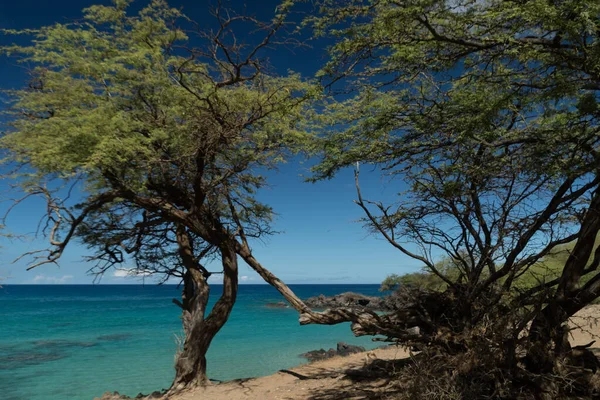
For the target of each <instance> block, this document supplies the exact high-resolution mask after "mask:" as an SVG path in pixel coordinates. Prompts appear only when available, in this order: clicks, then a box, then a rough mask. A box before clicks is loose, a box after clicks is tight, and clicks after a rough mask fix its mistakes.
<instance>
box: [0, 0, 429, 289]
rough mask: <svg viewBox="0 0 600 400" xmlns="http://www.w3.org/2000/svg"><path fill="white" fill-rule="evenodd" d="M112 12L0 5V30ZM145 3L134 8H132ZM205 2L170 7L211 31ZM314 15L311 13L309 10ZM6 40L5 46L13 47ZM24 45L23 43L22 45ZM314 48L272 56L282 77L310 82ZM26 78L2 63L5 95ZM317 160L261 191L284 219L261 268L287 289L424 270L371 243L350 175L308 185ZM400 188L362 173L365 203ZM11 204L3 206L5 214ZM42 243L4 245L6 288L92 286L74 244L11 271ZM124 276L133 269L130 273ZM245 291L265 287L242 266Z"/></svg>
mask: <svg viewBox="0 0 600 400" xmlns="http://www.w3.org/2000/svg"><path fill="white" fill-rule="evenodd" d="M99 3H100V4H109V3H110V2H109V1H106V0H104V1H102V0H77V1H75V0H56V1H53V2H50V1H46V0H18V1H1V2H0V27H1V28H8V29H11V28H12V29H23V28H36V27H39V26H43V25H49V24H53V23H55V22H66V21H68V20H69V19H76V18H80V17H81V9H82V8H85V7H87V6H89V5H92V4H99ZM144 4H146V3H145V1H141V0H138V1H136V2H134V5H133V7H134V8H136V7H141V6H143V5H144ZM210 4H211V3H210V2H208V1H203V0H196V1H194V0H171V1H170V5H172V6H174V7H182V8H183V11H184V12H185V13H186V14H187V15H188V16H190V17H191V18H192V19H195V20H197V21H199V22H201V23H202V22H205V23H207V24H208V23H210V22H209V21H210V19H209V18H210V17H209V16H208V12H207V10H208V7H209V5H210ZM242 4H243V3H242V2H239V1H233V2H231V3H230V5H229V6H230V7H232V8H234V9H235V8H237V9H239V8H240V6H241V5H242ZM245 4H246V5H247V10H248V12H249V13H252V14H256V15H257V16H258V17H259V18H263V19H264V18H269V17H270V16H272V13H273V10H274V9H275V6H276V4H277V1H273V0H267V1H256V0H255V1H247V2H246V3H245ZM304 11H308V9H304ZM14 40H15V39H14V38H7V37H0V45H5V44H8V43H11V42H12V41H14ZM19 40H23V39H19ZM311 44H312V47H311V48H304V49H296V50H294V51H285V50H279V51H277V52H276V53H275V52H274V53H272V54H269V58H270V60H271V62H272V64H273V66H274V67H275V68H276V69H277V70H279V71H285V70H288V69H290V70H293V71H296V72H299V73H301V74H303V75H305V76H306V77H311V76H313V74H314V73H315V72H316V71H317V70H318V68H319V65H320V64H321V62H322V61H323V60H324V58H325V51H324V47H325V45H326V42H323V41H317V42H312V43H311ZM25 80H26V71H25V69H24V68H23V67H22V66H18V65H16V63H15V61H14V60H12V59H8V58H0V88H2V89H6V88H14V87H20V86H22V85H24V84H25ZM313 162H314V160H302V159H301V158H296V159H294V160H292V162H290V163H288V164H286V165H283V166H282V167H281V168H280V170H279V171H278V172H277V173H270V174H269V179H270V183H271V187H270V188H268V189H265V190H263V191H262V192H261V193H260V194H259V196H260V198H261V200H263V201H265V202H266V203H268V204H270V205H272V206H273V207H274V209H275V211H276V212H277V213H278V218H277V220H276V223H275V226H274V229H275V230H277V231H280V232H281V233H280V234H278V235H275V236H272V237H271V238H269V239H268V240H267V241H266V242H265V243H255V244H254V251H255V254H256V257H257V259H258V260H260V261H261V262H262V263H263V265H265V266H266V267H267V268H269V269H270V270H271V271H272V272H273V273H275V274H276V275H278V276H279V277H280V278H282V279H283V280H284V281H286V282H288V283H379V282H381V280H382V279H383V278H385V276H386V275H388V274H390V273H399V274H402V273H407V272H412V271H415V270H417V269H418V268H419V265H418V264H417V263H416V262H415V261H412V260H411V259H409V258H408V257H406V256H404V255H402V254H401V253H399V252H398V251H397V250H394V249H393V248H392V247H391V246H390V245H389V244H387V243H386V242H385V241H384V240H383V239H381V238H379V237H377V236H373V235H370V234H368V233H367V232H366V230H364V229H363V227H362V226H361V224H360V223H359V222H357V220H358V219H359V218H361V217H362V212H361V210H360V209H359V207H358V206H357V205H355V204H354V203H353V200H354V199H355V198H356V191H355V188H354V177H353V171H352V170H344V171H342V172H341V173H339V174H338V176H337V177H336V178H334V179H332V180H330V181H326V182H319V183H316V184H311V183H305V182H304V181H303V177H302V176H303V175H304V176H306V175H308V166H309V165H310V164H311V163H313ZM9 184H10V182H7V181H0V199H6V197H7V194H6V193H7V189H8V188H9ZM399 184H400V183H399V182H389V181H387V180H386V179H385V178H382V177H381V175H380V174H379V173H378V171H374V170H373V169H372V168H369V167H368V166H363V167H362V171H361V186H362V189H363V196H364V197H365V198H371V199H377V200H384V201H385V200H387V201H390V200H393V198H394V194H395V193H396V192H398V191H400V186H399ZM7 205H8V203H6V202H4V203H0V212H2V211H3V210H5V209H6V207H7ZM43 212H44V204H43V202H41V201H38V200H30V201H27V202H25V203H23V204H21V205H20V206H19V207H17V208H16V209H15V210H14V211H13V213H12V214H11V216H10V218H9V220H8V226H9V228H10V230H11V231H12V232H13V233H16V234H22V235H24V234H31V233H33V232H34V231H35V230H36V226H37V222H38V220H39V217H40V215H41V214H42V213H43ZM45 244H46V243H45V242H44V241H43V240H42V239H34V238H32V237H31V235H29V238H25V239H12V240H7V239H0V277H8V279H7V280H6V281H5V282H6V283H91V281H92V277H90V276H89V275H87V274H86V271H87V269H88V268H90V267H91V265H89V264H86V263H84V262H82V261H81V259H82V257H83V256H85V255H86V254H88V253H87V249H86V248H84V247H83V246H81V245H79V244H77V243H73V244H72V245H71V246H70V248H68V249H67V251H66V253H65V254H64V256H63V258H62V260H61V263H60V268H57V267H55V266H52V265H46V266H42V267H40V268H39V269H36V270H34V271H30V272H25V265H26V264H25V262H24V261H19V262H16V263H14V264H13V263H11V262H12V261H13V260H14V259H15V258H16V257H17V256H18V255H19V254H22V253H23V252H25V251H31V250H35V249H37V248H41V247H45ZM124 267H125V268H126V267H127V265H124ZM240 275H241V277H242V278H241V280H242V283H244V282H246V283H260V282H261V281H260V278H259V277H258V275H256V274H255V273H254V272H253V271H252V270H250V268H249V267H247V266H245V265H242V266H241V272H240ZM140 279H141V278H123V277H118V276H114V274H113V273H112V272H111V273H109V274H107V275H106V276H105V277H104V278H103V280H102V282H103V283H135V282H137V281H139V280H140Z"/></svg>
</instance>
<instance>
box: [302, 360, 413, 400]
mask: <svg viewBox="0 0 600 400" xmlns="http://www.w3.org/2000/svg"><path fill="white" fill-rule="evenodd" d="M411 362H412V360H411V359H410V358H404V359H400V360H381V359H375V360H373V361H372V362H370V363H368V364H366V363H365V365H363V366H361V367H354V368H348V369H346V370H344V371H343V372H339V371H337V372H334V371H327V370H325V371H322V372H320V371H315V374H314V375H313V374H312V373H311V374H310V375H311V376H312V377H313V379H318V378H323V377H336V378H338V384H337V385H335V386H334V387H329V388H316V389H313V390H312V391H311V393H310V395H309V397H307V399H308V400H346V399H389V398H390V397H393V395H394V394H395V393H396V392H399V390H397V391H396V390H395V389H394V388H393V387H392V386H391V385H390V383H391V382H392V380H393V379H394V376H395V373H396V371H398V370H400V369H402V368H404V367H405V366H406V365H408V364H409V363H411ZM311 376H309V378H310V377H311Z"/></svg>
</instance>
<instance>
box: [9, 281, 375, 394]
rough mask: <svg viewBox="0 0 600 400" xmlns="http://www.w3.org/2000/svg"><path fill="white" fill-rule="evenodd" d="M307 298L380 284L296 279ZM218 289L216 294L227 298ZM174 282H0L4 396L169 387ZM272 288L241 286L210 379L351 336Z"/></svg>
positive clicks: (216, 346) (295, 359)
mask: <svg viewBox="0 0 600 400" xmlns="http://www.w3.org/2000/svg"><path fill="white" fill-rule="evenodd" d="M292 288H293V289H294V291H295V292H296V293H297V294H298V295H299V296H300V297H302V298H306V297H309V296H315V295H318V294H321V293H323V294H325V295H332V294H337V293H342V292H346V291H354V292H359V293H363V294H367V295H377V294H378V292H377V289H378V285H292ZM219 292H220V287H219V286H213V289H212V293H211V298H212V299H211V301H212V302H214V301H215V300H216V298H217V296H218V295H219ZM179 294H180V291H179V289H177V287H176V286H172V285H169V286H152V285H145V286H142V285H47V286H43V285H7V286H4V287H3V288H2V289H0V398H1V399H3V400H67V399H83V400H90V399H92V398H93V397H94V396H99V395H101V394H102V393H103V392H105V391H107V390H110V391H114V390H117V391H119V392H120V393H124V394H127V395H130V396H135V395H136V394H137V393H139V392H143V393H149V392H152V391H154V390H160V389H161V388H167V387H169V385H170V383H171V380H172V378H173V374H174V372H173V364H174V354H175V351H176V349H177V344H176V342H177V341H176V336H178V335H181V323H180V319H179V315H180V313H179V309H178V308H177V306H175V305H174V304H172V303H171V299H172V298H174V297H175V298H177V297H178V296H179ZM281 300H282V298H281V297H280V295H279V294H278V293H277V292H276V291H275V290H274V289H273V288H271V287H270V286H268V285H242V286H240V290H239V295H238V301H237V304H236V305H235V307H234V309H233V312H232V314H231V317H230V319H229V321H228V323H227V324H226V325H225V327H224V328H223V329H222V330H221V332H219V334H218V335H217V336H216V338H215V340H214V341H213V344H212V346H211V348H210V351H209V353H208V368H209V377H210V378H213V379H220V380H229V379H235V378H241V377H250V376H261V375H268V374H272V373H274V372H276V371H277V370H279V369H282V368H290V367H293V366H295V365H297V364H299V363H301V362H304V361H305V360H303V359H301V358H300V357H299V356H298V355H299V354H301V353H303V352H307V351H309V350H313V349H318V348H321V347H322V348H326V349H327V348H329V347H335V345H336V343H337V342H338V341H345V342H348V343H352V344H357V345H362V346H365V347H369V348H372V347H375V344H374V343H373V342H371V340H370V338H355V337H353V336H352V333H351V331H350V327H349V324H341V325H336V326H312V325H309V326H302V327H301V326H299V324H298V314H297V312H296V311H294V310H290V309H271V308H267V307H265V304H266V303H268V302H273V301H281Z"/></svg>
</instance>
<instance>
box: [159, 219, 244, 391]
mask: <svg viewBox="0 0 600 400" xmlns="http://www.w3.org/2000/svg"><path fill="white" fill-rule="evenodd" d="M178 233H179V234H180V236H181V237H182V239H181V240H180V254H181V253H182V251H183V253H185V252H186V250H187V249H191V248H190V247H189V246H188V244H189V240H186V236H187V235H185V234H184V233H183V230H182V231H181V232H178ZM188 239H189V238H188ZM219 250H220V253H221V262H222V265H223V293H222V294H221V297H220V298H219V300H218V301H217V302H216V304H215V305H214V306H213V308H212V310H211V312H210V313H209V315H208V317H206V318H205V312H206V305H207V303H208V295H209V286H208V283H207V279H208V277H209V276H210V273H208V272H207V271H206V270H205V269H204V267H202V266H201V265H199V264H198V263H197V262H196V260H193V257H191V258H190V257H188V256H187V255H186V256H185V257H184V255H185V254H182V259H183V260H184V263H185V264H186V268H187V266H188V265H189V266H190V268H188V271H187V273H186V275H185V278H184V289H183V294H182V300H183V301H182V302H181V303H180V306H181V307H182V309H183V316H182V318H183V328H184V332H185V342H184V345H183V350H182V352H181V353H180V354H179V357H178V358H177V362H176V364H175V379H174V381H173V384H172V386H171V388H170V390H169V392H170V393H174V392H178V391H180V390H182V389H184V388H190V387H196V386H204V385H206V384H208V383H209V379H208V376H207V374H206V366H207V365H206V352H207V351H208V348H209V346H210V344H211V342H212V340H213V339H214V337H215V335H216V334H217V333H218V332H219V331H220V330H221V328H222V327H223V325H225V323H226V322H227V320H228V318H229V315H230V314H231V310H232V308H233V305H234V304H235V299H236V297H237V290H238V264H237V255H236V253H235V251H234V250H233V248H232V247H231V246H229V245H227V244H223V245H222V246H220V248H219ZM189 254H192V253H189ZM192 261H193V262H195V263H196V264H197V265H195V267H192V266H193V265H194V264H193V263H192ZM201 271H203V272H204V273H203V272H201Z"/></svg>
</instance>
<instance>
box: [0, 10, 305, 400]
mask: <svg viewBox="0 0 600 400" xmlns="http://www.w3.org/2000/svg"><path fill="white" fill-rule="evenodd" d="M129 3H130V2H129V1H126V0H124V1H121V0H117V1H115V3H114V5H112V6H93V7H90V8H88V9H86V10H85V15H84V18H83V19H82V20H80V21H74V22H70V23H67V24H56V25H53V26H49V27H45V28H41V29H38V30H28V31H23V32H13V31H5V33H8V34H25V35H33V41H32V42H31V44H29V45H22V46H21V45H14V46H8V47H4V48H2V52H3V53H5V54H8V55H11V56H15V57H18V59H19V62H21V63H22V64H23V65H25V66H26V67H28V68H29V69H30V71H29V72H30V81H29V85H28V86H27V87H26V88H24V89H21V90H14V91H10V92H8V94H9V96H10V98H11V101H12V103H11V104H10V106H9V107H8V108H7V109H6V115H5V117H4V120H3V121H4V122H5V123H4V129H3V132H2V137H1V138H0V144H1V146H2V155H3V161H4V165H5V168H6V169H7V170H9V173H7V174H6V175H5V178H7V179H14V180H15V179H16V180H15V182H16V183H17V184H18V185H19V187H20V188H21V190H23V191H24V192H25V193H24V198H27V197H30V196H41V197H42V198H43V199H44V200H45V202H46V204H47V208H46V213H45V217H44V219H43V221H42V224H41V225H40V226H41V229H42V233H43V234H44V235H45V236H46V237H47V238H48V239H49V243H50V247H49V248H48V249H45V250H41V251H36V252H31V253H28V254H26V255H25V256H29V257H30V258H29V260H30V264H29V268H30V269H31V268H35V267H39V266H41V265H44V264H51V263H57V262H58V261H59V259H60V257H61V256H62V254H63V252H64V251H65V249H66V248H67V246H69V244H70V243H72V242H73V241H75V240H78V241H80V242H82V243H83V244H85V245H87V246H88V247H89V248H90V249H91V253H90V256H89V258H90V260H91V261H95V264H94V265H95V267H94V268H93V269H92V272H95V273H100V274H101V273H103V272H104V271H106V270H107V269H108V268H111V267H113V266H117V265H120V264H122V263H130V262H133V263H135V266H136V267H135V268H136V270H137V272H138V273H142V274H158V275H159V277H161V279H168V278H169V277H178V278H180V279H182V281H183V293H182V299H181V301H179V300H176V301H175V302H176V303H177V304H178V305H179V306H180V307H181V308H182V310H183V315H182V319H183V326H184V331H185V334H186V337H185V343H184V347H183V351H182V352H181V354H180V356H179V357H178V359H177V362H176V377H175V382H174V383H173V386H172V390H178V389H180V388H183V387H186V386H193V385H202V384H205V383H207V376H206V358H205V354H206V351H207V349H208V347H209V345H210V343H211V341H212V339H213V338H214V336H215V335H216V334H217V332H218V331H219V330H220V329H221V327H222V326H223V325H224V324H225V322H226V321H227V319H228V317H229V314H230V312H231V310H232V307H233V305H234V303H235V300H236V294H237V288H238V254H240V255H242V256H243V257H244V259H245V260H247V261H248V262H250V263H251V264H252V266H253V268H255V269H257V270H258V271H259V272H260V273H261V275H262V276H264V277H266V278H267V279H268V280H269V281H270V282H274V283H276V284H279V283H280V281H279V280H277V279H276V278H275V277H274V276H273V275H272V274H270V272H269V271H267V270H266V269H264V268H263V267H262V266H261V265H260V264H259V263H258V261H257V260H256V259H255V258H254V257H253V256H252V251H251V248H250V245H249V241H250V240H251V239H253V238H260V237H262V236H264V235H267V234H269V233H271V230H270V228H269V223H270V220H271V217H272V214H273V212H272V210H271V208H270V207H269V206H267V205H265V204H263V203H261V202H259V201H258V200H257V199H256V197H255V194H256V191H257V190H258V189H260V188H261V187H263V186H264V185H265V184H266V180H265V177H264V172H265V171H267V170H269V169H272V168H275V167H276V165H277V164H278V163H279V162H281V161H282V160H284V159H285V158H286V156H287V155H288V154H289V153H290V152H291V151H294V150H295V149H296V147H297V146H299V145H301V144H302V143H303V142H304V141H305V139H306V138H307V134H306V133H305V130H303V129H302V126H301V125H302V120H303V119H304V118H305V117H306V115H307V112H308V110H307V107H308V105H309V100H310V99H311V98H312V97H313V96H314V94H315V91H314V89H313V87H312V86H311V84H309V83H307V82H305V81H303V80H302V79H300V77H299V76H297V75H295V74H293V73H289V74H288V75H287V76H278V75H276V74H274V73H273V70H272V69H271V68H269V65H268V62H267V60H266V59H265V56H266V53H265V51H266V50H267V49H270V48H271V47H273V46H275V45H278V44H279V45H294V44H296V43H294V41H293V40H292V39H290V36H284V39H278V37H280V36H282V35H280V31H281V30H283V29H285V27H286V16H287V14H288V12H289V9H290V7H291V6H293V2H289V1H286V2H283V3H282V4H281V5H280V6H279V7H278V8H277V9H276V10H275V16H274V17H273V19H272V20H271V21H269V22H267V23H263V22H260V21H258V20H257V19H255V18H253V17H249V16H245V15H236V14H234V13H232V12H229V11H227V10H225V9H224V8H223V7H221V6H220V4H219V6H218V7H217V8H216V9H215V10H214V12H213V14H214V17H215V19H214V23H213V25H210V23H209V22H207V23H206V24H208V27H209V28H211V29H208V28H207V29H204V28H203V27H202V25H201V24H199V23H196V22H194V21H192V20H191V19H189V18H188V17H186V16H185V15H184V14H182V13H181V12H180V11H178V10H175V9H172V8H170V7H168V5H167V4H166V3H165V2H164V1H162V0H155V1H152V2H151V3H150V4H149V5H148V6H146V7H144V8H143V9H142V10H141V11H140V12H139V13H137V14H135V15H134V14H132V13H131V12H128V4H129ZM236 32H237V33H238V34H239V33H240V32H241V33H243V34H244V35H245V36H246V40H244V41H241V40H236ZM278 35H279V36H278ZM285 37H287V38H285ZM24 198H23V199H24ZM23 199H21V200H18V201H17V202H16V203H19V202H20V201H22V200H23ZM10 209H12V207H10V208H9V210H10ZM207 262H208V263H209V264H210V265H215V263H216V262H220V264H221V267H220V268H219V269H220V270H219V271H213V272H219V273H220V274H222V282H223V290H222V294H221V296H220V298H219V299H218V300H217V301H216V303H215V304H214V306H213V307H212V309H211V310H210V312H208V310H207V302H208V293H209V285H208V278H209V277H210V276H211V273H212V272H211V271H209V269H208V267H207V265H208V264H207ZM126 265H127V264H126ZM281 285H283V284H281ZM298 302H299V303H297V304H301V302H300V301H299V300H298ZM303 307H304V308H306V307H305V306H303Z"/></svg>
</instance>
